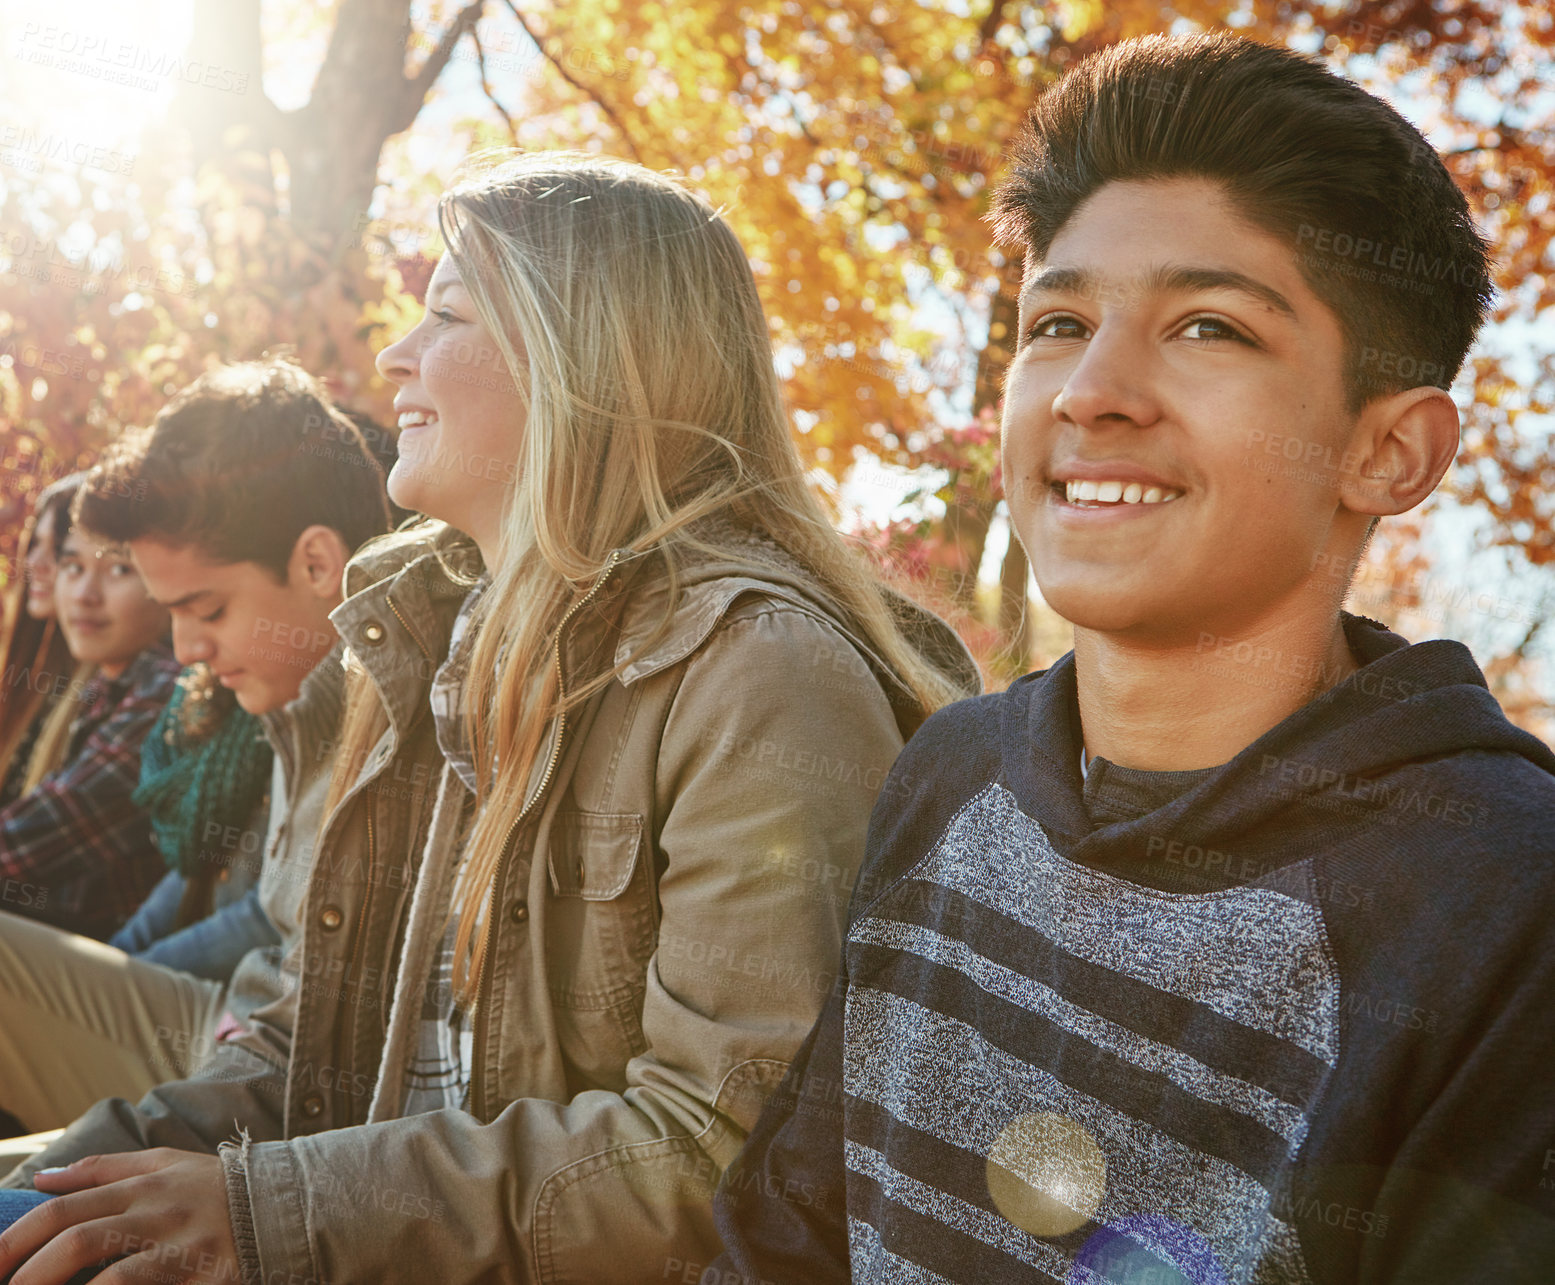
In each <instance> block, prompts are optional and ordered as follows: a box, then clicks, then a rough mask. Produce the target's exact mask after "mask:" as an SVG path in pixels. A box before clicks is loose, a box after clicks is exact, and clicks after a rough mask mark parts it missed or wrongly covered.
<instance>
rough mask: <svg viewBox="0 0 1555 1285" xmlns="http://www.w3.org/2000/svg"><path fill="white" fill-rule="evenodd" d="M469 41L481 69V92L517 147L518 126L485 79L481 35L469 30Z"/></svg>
mask: <svg viewBox="0 0 1555 1285" xmlns="http://www.w3.org/2000/svg"><path fill="white" fill-rule="evenodd" d="M470 39H471V40H473V41H474V42H475V61H476V62H477V63H478V64H479V65H480V69H481V92H482V93H483V94H485V95H486V100H487V102H489V103H490V104H491V105H492V106H493V107H495V108H496V109H497V115H498V116H500V117H502V123H503V124H504V125H506V126H507V127H508V138H510V139H511V140H512V142H513V146H514V147H517V146H518V126H517V125H515V124H514V123H513V118H512V117H511V116H509V115H508V110H507V108H506V107H504V106H503V105H502V104H501V103H500V102H499V101H498V100H497V91H496V90H495V89H493V88H492V87H491V81H490V80H488V79H487V78H486V46H485V45H483V44H481V33H480V32H479V31H478V30H476V29H474V28H471V30H470Z"/></svg>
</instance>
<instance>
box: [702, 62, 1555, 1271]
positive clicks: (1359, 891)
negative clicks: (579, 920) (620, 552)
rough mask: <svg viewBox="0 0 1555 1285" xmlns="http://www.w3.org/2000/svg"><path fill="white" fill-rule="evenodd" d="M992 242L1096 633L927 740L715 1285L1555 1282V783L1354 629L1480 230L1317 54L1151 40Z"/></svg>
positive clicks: (1484, 285)
mask: <svg viewBox="0 0 1555 1285" xmlns="http://www.w3.org/2000/svg"><path fill="white" fill-rule="evenodd" d="M994 218H995V222H996V227H997V229H998V231H999V233H1000V234H1001V236H1002V238H1003V239H1006V240H1008V241H1012V242H1016V243H1020V244H1022V245H1023V247H1024V249H1025V251H1026V272H1025V280H1024V285H1023V290H1022V295H1021V301H1020V302H1021V307H1020V343H1019V348H1018V350H1017V353H1016V355H1015V357H1014V359H1013V361H1012V363H1011V366H1010V368H1009V372H1008V382H1007V385H1006V390H1005V407H1004V435H1003V461H1004V476H1005V479H1006V481H1005V485H1006V490H1007V494H1008V497H1009V503H1010V510H1011V516H1012V519H1013V523H1014V527H1015V530H1016V532H1017V533H1018V535H1019V537H1020V539H1021V542H1022V544H1023V545H1024V547H1025V548H1026V550H1027V552H1028V553H1029V555H1030V557H1031V562H1032V566H1033V568H1034V570H1035V573H1036V577H1037V581H1038V583H1039V585H1040V586H1041V589H1042V593H1043V596H1044V597H1045V598H1046V600H1047V601H1048V602H1049V603H1051V604H1052V605H1053V606H1054V607H1055V608H1057V609H1058V610H1059V611H1060V612H1061V613H1062V614H1064V615H1065V616H1066V617H1068V618H1069V619H1070V620H1071V621H1072V622H1073V623H1074V625H1075V648H1074V651H1073V653H1072V654H1071V655H1069V656H1066V657H1065V658H1064V659H1063V660H1061V661H1059V662H1058V663H1057V664H1056V665H1055V666H1053V668H1052V669H1050V670H1048V671H1046V672H1045V673H1041V674H1032V675H1028V676H1027V677H1025V678H1023V679H1021V680H1019V681H1018V682H1016V683H1015V684H1013V685H1012V686H1011V687H1010V689H1009V690H1008V691H1007V692H1004V693H1002V694H999V695H995V696H987V697H982V698H979V699H976V700H971V701H966V702H962V703H960V704H958V705H955V706H952V707H951V708H949V709H948V710H946V711H944V712H942V713H941V714H940V715H939V716H937V717H936V718H934V719H932V720H930V721H929V723H927V724H926V725H925V726H924V727H923V728H922V729H921V730H920V732H919V733H918V735H917V736H916V737H915V738H914V739H913V740H912V742H911V743H910V744H909V745H908V746H907V748H906V749H905V750H904V751H903V754H902V756H901V758H900V759H899V761H898V763H897V765H896V768H895V769H894V771H893V773H892V776H891V778H890V780H889V781H888V782H887V784H886V787H885V789H884V790H883V791H882V794H881V798H880V802H879V803H878V805H877V808H876V811H875V815H874V817H873V820H872V825H871V830H870V836H869V850H868V854H867V857H866V862H865V866H864V869H863V872H862V873H861V876H860V880H859V884H858V889H859V891H858V892H856V893H855V897H854V904H853V906H852V907H851V909H850V915H849V918H850V927H849V934H848V939H847V944H846V947H845V950H844V958H843V971H842V977H841V979H840V980H839V983H838V986H837V988H836V990H835V991H834V994H833V997H832V999H831V1001H830V1003H829V1004H828V1006H827V1008H826V1009H825V1011H824V1012H823V1014H822V1016H821V1019H820V1021H819V1022H818V1024H817V1026H816V1028H815V1029H814V1031H813V1032H812V1033H811V1035H810V1037H809V1039H808V1041H807V1043H806V1044H805V1046H804V1047H803V1048H802V1049H801V1052H800V1055H799V1057H798V1058H797V1059H796V1060H795V1062H794V1063H793V1065H792V1069H791V1071H790V1073H789V1077H788V1079H787V1081H786V1082H785V1084H784V1086H783V1088H782V1089H780V1090H779V1093H778V1095H777V1096H776V1097H775V1098H774V1100H773V1102H772V1103H771V1105H770V1106H769V1108H768V1110H767V1112H766V1114H765V1115H764V1116H763V1118H762V1120H761V1122H760V1123H759V1124H758V1126H757V1128H756V1129H755V1131H753V1132H752V1134H751V1135H750V1139H749V1142H748V1144H747V1147H746V1149H745V1151H744V1152H743V1153H742V1155H741V1157H740V1159H739V1160H738V1161H737V1162H736V1164H735V1165H733V1166H732V1167H731V1168H730V1170H729V1171H728V1173H727V1174H726V1176H725V1180H724V1185H723V1187H722V1189H721V1192H720V1196H719V1203H718V1219H719V1227H720V1230H721V1232H722V1233H723V1235H724V1238H725V1243H726V1245H727V1246H728V1249H729V1254H728V1255H727V1256H726V1260H725V1263H726V1264H727V1270H725V1267H724V1265H723V1264H720V1265H719V1267H717V1268H715V1269H713V1270H712V1275H713V1276H716V1277H717V1278H718V1279H719V1280H724V1279H728V1280H731V1281H732V1280H735V1279H741V1280H750V1281H755V1280H761V1281H774V1282H785V1283H786V1282H804V1283H805V1285H816V1283H818V1282H825V1281H832V1280H845V1279H847V1278H848V1277H849V1274H850V1272H851V1274H852V1276H853V1278H854V1279H856V1280H860V1281H870V1282H883V1281H914V1282H928V1281H944V1280H955V1281H975V1282H980V1283H982V1282H997V1281H1016V1280H1019V1281H1050V1282H1051V1281H1062V1282H1066V1283H1076V1285H1078V1283H1079V1282H1086V1283H1088V1285H1089V1283H1095V1282H1102V1281H1107V1282H1123V1281H1133V1282H1143V1281H1163V1282H1164V1281H1176V1282H1194V1283H1195V1285H1199V1283H1208V1282H1221V1283H1226V1282H1287V1281H1289V1282H1305V1281H1314V1282H1316V1281H1325V1282H1326V1281H1346V1282H1348V1281H1367V1282H1383V1281H1386V1282H1397V1283H1398V1285H1414V1283H1415V1282H1449V1281H1450V1282H1455V1283H1462V1282H1471V1281H1473V1282H1478V1281H1485V1282H1491V1281H1494V1282H1499V1283H1503V1285H1504V1283H1507V1282H1514V1281H1515V1282H1534V1281H1547V1280H1550V1279H1555V1217H1552V1215H1555V1181H1551V1179H1550V1177H1549V1174H1551V1173H1552V1172H1555V1164H1552V1161H1551V1157H1552V1156H1555V1102H1552V1100H1551V1098H1550V1095H1549V1094H1548V1093H1546V1092H1544V1091H1543V1086H1545V1085H1547V1084H1548V1083H1549V1075H1550V1068H1551V1066H1555V1023H1552V1022H1551V1020H1550V1012H1551V1008H1552V1004H1555V881H1552V879H1551V862H1550V854H1551V850H1552V844H1551V839H1550V828H1551V821H1552V819H1555V780H1552V777H1551V772H1552V770H1555V756H1552V755H1551V754H1550V752H1549V750H1548V749H1547V748H1546V747H1545V746H1544V745H1542V744H1541V743H1540V742H1539V741H1537V740H1536V739H1535V738H1533V737H1532V736H1529V735H1527V734H1526V733H1523V732H1521V731H1519V730H1518V729H1516V728H1515V727H1513V726H1511V725H1510V724H1509V723H1508V722H1507V721H1506V719H1505V718H1504V717H1503V716H1502V714H1501V712H1500V710H1499V709H1498V707H1497V706H1496V703H1495V701H1494V700H1493V698H1492V697H1491V695H1490V693H1489V692H1488V690H1487V689H1486V687H1485V683H1484V679H1483V677H1482V676H1481V674H1480V672H1479V670H1478V669H1477V667H1476V666H1475V664H1474V662H1473V661H1472V659H1471V658H1470V656H1469V654H1468V652H1467V651H1466V650H1465V649H1464V648H1463V647H1461V646H1460V645H1458V644H1456V643H1453V642H1445V641H1437V642H1428V643H1423V644H1419V645H1415V646H1409V645H1407V644H1406V643H1405V641H1404V640H1403V639H1401V638H1399V637H1397V636H1395V635H1394V634H1392V633H1390V632H1388V631H1387V630H1385V629H1384V628H1382V627H1381V626H1379V625H1377V624H1375V623H1374V622H1371V621H1367V620H1363V619H1360V618H1357V617H1354V616H1350V615H1347V614H1345V613H1343V612H1341V610H1340V604H1341V602H1342V599H1343V596H1344V593H1345V589H1346V585H1347V583H1348V580H1349V577H1350V575H1351V574H1352V572H1353V570H1354V567H1355V565H1356V563H1357V561H1358V559H1359V557H1360V555H1361V551H1362V549H1363V547H1364V545H1365V542H1366V539H1367V537H1368V535H1369V533H1370V529H1371V526H1372V524H1373V523H1374V521H1375V519H1377V518H1379V517H1382V516H1386V515H1390V514H1397V513H1402V512H1405V511H1407V510H1408V509H1410V508H1413V507H1414V506H1415V505H1417V504H1419V503H1420V502H1421V501H1422V500H1423V499H1425V497H1426V496H1427V495H1428V494H1429V493H1430V492H1431V490H1432V488H1433V487H1434V486H1435V485H1436V484H1437V482H1438V481H1439V480H1440V479H1441V477H1442V475H1443V473H1444V471H1445V470H1446V468H1447V467H1448V465H1449V464H1450V463H1451V461H1452V459H1453V456H1454V453H1455V450H1456V447H1457V441H1458V412H1457V410H1456V407H1455V406H1454V404H1453V402H1452V400H1451V398H1450V397H1449V396H1448V394H1447V392H1446V391H1445V389H1446V388H1447V387H1448V385H1449V383H1450V381H1451V379H1452V378H1453V376H1455V374H1456V373H1457V371H1458V369H1459V367H1460V365H1461V364H1462V362H1463V359H1464V356H1465V353H1466V351H1467V349H1468V346H1469V344H1470V343H1471V341H1472V339H1473V336H1474V334H1475V331H1476V329H1477V327H1478V325H1479V323H1480V321H1481V320H1482V318H1483V316H1484V313H1485V309H1486V305H1487V302H1488V300H1489V298H1490V294H1491V289H1490V283H1489V279H1488V276H1487V272H1486V255H1485V250H1484V246H1483V243H1482V242H1481V241H1480V239H1479V237H1478V235H1477V234H1476V233H1475V231H1474V229H1473V225H1472V222H1471V220H1470V217H1469V213H1468V210H1467V208H1466V205H1465V202H1464V200H1463V198H1462V196H1461V195H1460V194H1459V192H1458V191H1457V189H1456V188H1455V187H1454V186H1453V184H1452V182H1451V180H1450V178H1449V177H1448V175H1447V173H1446V171H1445V169H1444V168H1443V167H1442V165H1441V163H1440V161H1439V160H1437V158H1436V157H1435V155H1434V153H1432V152H1431V151H1430V149H1429V148H1428V147H1427V146H1426V145H1425V143H1424V141H1423V139H1421V137H1420V136H1419V134H1418V133H1417V132H1416V131H1415V130H1414V129H1413V128H1412V127H1411V126H1409V125H1408V124H1407V123H1406V122H1405V121H1404V120H1403V119H1402V118H1400V117H1399V116H1398V115H1397V114H1396V113H1395V112H1394V111H1393V110H1392V109H1391V108H1389V107H1387V106H1386V105H1385V104H1383V103H1381V102H1380V101H1378V100H1377V99H1375V98H1372V97H1371V96H1369V95H1367V94H1366V93H1364V92H1363V91H1361V90H1360V89H1359V88H1357V87H1356V86H1354V85H1352V84H1350V83H1348V82H1346V81H1343V80H1341V79H1340V78H1338V77H1336V76H1333V75H1331V74H1330V73H1328V72H1327V71H1325V70H1323V69H1322V68H1321V67H1320V66H1318V65H1317V64H1315V63H1313V62H1310V61H1307V60H1305V59H1302V58H1300V57H1298V56H1296V55H1294V54H1291V53H1289V52H1286V51H1282V50H1278V49H1275V48H1271V47H1266V46H1262V45H1257V44H1253V43H1251V42H1247V41H1242V40H1237V39H1233V38H1228V37H1224V36H1217V37H1202V38H1194V39H1185V40H1167V39H1162V38H1151V39H1146V40H1141V41H1132V42H1127V43H1125V44H1123V45H1120V46H1117V47H1115V48H1113V49H1110V50H1108V51H1106V52H1104V53H1101V54H1099V55H1096V56H1095V57H1093V58H1091V59H1087V60H1085V61H1084V62H1082V63H1080V64H1079V65H1078V66H1077V67H1076V68H1075V69H1073V70H1072V71H1071V72H1070V73H1069V75H1068V76H1067V77H1066V78H1065V79H1064V80H1063V81H1062V82H1060V84H1059V85H1058V86H1057V87H1056V88H1055V89H1053V90H1052V91H1050V92H1049V93H1048V94H1047V95H1045V96H1044V98H1043V99H1042V100H1041V101H1040V102H1039V103H1038V104H1037V106H1036V108H1035V110H1034V111H1033V113H1032V117H1031V127H1030V129H1029V130H1028V131H1027V133H1026V134H1025V136H1024V137H1023V139H1022V140H1021V142H1020V143H1019V145H1018V146H1017V149H1016V152H1015V156H1014V164H1013V166H1012V169H1011V173H1010V176H1009V177H1008V179H1007V180H1006V181H1005V183H1004V185H1003V186H1002V187H1001V189H1000V190H999V192H998V194H997V196H996V198H995V202H994ZM1362 245H1365V246H1366V247H1367V249H1366V252H1365V256H1362V255H1361V254H1360V250H1359V247H1361V246H1362ZM1379 247H1380V249H1379ZM1378 256H1380V258H1381V262H1382V263H1383V264H1385V265H1386V271H1385V272H1384V270H1383V269H1381V268H1378V267H1376V266H1375V264H1374V263H1373V262H1372V260H1374V259H1376V258H1378ZM1421 372H1425V373H1426V377H1424V378H1422V377H1421ZM1291 443H1294V444H1295V448H1294V450H1292V449H1291V447H1290V445H1289V444H1291ZM721 1271H722V1272H724V1274H722V1275H720V1274H719V1273H720V1272H721Z"/></svg>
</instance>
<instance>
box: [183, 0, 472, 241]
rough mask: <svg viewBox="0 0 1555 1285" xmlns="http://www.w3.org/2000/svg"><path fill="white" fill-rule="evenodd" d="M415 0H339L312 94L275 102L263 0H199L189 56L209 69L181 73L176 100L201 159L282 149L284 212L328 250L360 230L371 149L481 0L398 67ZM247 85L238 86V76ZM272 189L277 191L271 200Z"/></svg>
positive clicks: (230, 159) (408, 110)
mask: <svg viewBox="0 0 1555 1285" xmlns="http://www.w3.org/2000/svg"><path fill="white" fill-rule="evenodd" d="M410 3H411V0H340V3H339V5H338V7H337V9H336V15H335V25H334V29H333V30H332V31H331V32H330V38H329V48H328V51H327V52H326V54H325V56H324V62H323V64H322V65H321V66H320V67H319V72H318V76H317V77H316V78H315V80H314V82H313V93H312V94H311V96H310V97H309V99H308V102H307V103H306V104H305V105H304V106H302V107H299V108H297V109H296V110H295V111H291V112H281V111H279V110H278V109H277V108H276V106H275V105H274V104H273V103H272V102H271V101H270V100H269V99H268V98H266V97H265V93H264V86H263V84H262V81H261V77H260V71H261V51H262V42H261V40H260V27H259V6H260V0H196V5H195V12H194V31H193V34H192V36H191V39H190V45H189V51H188V59H190V60H193V59H199V60H200V61H201V63H202V64H203V66H204V68H206V69H209V70H210V80H211V83H212V84H213V85H215V86H216V88H210V87H208V86H207V85H206V84H205V83H203V79H202V82H200V83H195V84H190V83H189V81H188V79H187V78H186V79H185V81H184V83H183V86H182V88H181V89H180V93H179V99H178V102H177V105H176V109H177V114H178V117H179V119H180V120H181V123H183V124H184V125H185V126H186V127H187V128H188V129H189V132H190V139H191V142H192V145H193V149H194V160H195V163H196V165H197V166H198V165H208V164H216V165H219V166H220V167H221V168H222V169H223V170H226V171H229V172H230V171H231V169H232V167H233V164H234V160H235V156H236V154H238V153H246V154H247V155H248V157H249V169H250V170H252V168H253V162H252V157H253V154H254V153H258V154H260V155H262V156H266V157H268V155H269V154H270V153H271V152H272V151H274V150H278V151H279V152H280V153H281V154H282V155H283V156H284V157H285V158H286V164H287V168H288V170H289V171H290V175H289V177H290V184H289V189H288V196H289V199H290V204H291V223H292V226H293V227H294V228H295V229H296V230H297V231H299V232H300V233H301V234H302V235H303V236H304V237H306V238H307V239H308V240H309V241H311V242H312V243H314V244H315V245H317V246H318V247H319V248H320V249H322V250H324V251H326V252H327V253H328V255H329V257H330V258H331V259H332V260H333V259H336V258H338V256H339V255H340V254H341V253H343V252H344V251H345V250H346V249H347V248H348V247H349V246H350V245H351V244H352V243H353V242H354V240H355V239H356V235H355V234H356V233H357V231H358V229H359V228H360V226H361V221H362V219H363V217H364V216H365V214H366V212H367V208H368V206H369V205H370V204H371V202H372V196H373V188H374V187H375V186H376V185H377V182H378V160H379V157H380V155H381V154H382V152H383V145H384V143H386V142H387V141H388V140H389V139H390V138H391V137H392V136H393V135H395V134H398V133H400V132H401V131H403V130H406V129H409V128H410V126H411V124H412V123H413V122H414V121H415V119H416V115H417V113H418V112H419V111H420V110H421V106H422V104H423V103H424V102H425V101H426V96H427V94H428V92H430V90H431V88H432V83H433V81H435V80H436V79H437V77H438V74H439V73H440V72H441V71H442V70H443V68H444V67H445V66H446V65H447V63H448V59H449V57H450V56H451V55H452V54H453V50H454V47H455V46H456V45H457V44H458V42H459V41H460V40H461V39H462V38H463V37H464V35H465V34H466V33H467V32H468V31H470V30H471V29H472V28H473V27H474V26H475V23H476V21H477V20H478V19H479V18H480V15H481V10H482V7H483V4H484V0H471V3H468V4H466V5H465V6H464V7H463V8H462V9H461V10H460V11H459V12H458V14H457V15H456V16H455V18H454V20H453V22H452V23H451V24H450V25H449V27H448V29H447V30H446V31H445V32H444V33H443V34H442V36H441V37H440V38H439V40H438V42H437V44H436V45H435V46H434V48H433V49H432V51H431V52H430V53H428V54H427V56H426V60H425V61H424V62H423V63H422V64H421V66H420V67H419V68H417V69H415V71H414V72H413V73H412V74H410V75H406V73H405V59H406V53H407V50H408V48H409V46H410V43H411V42H410V37H411V21H410ZM240 84H241V86H242V89H241V92H239V91H238V89H237V86H238V85H240ZM273 200H274V194H273V192H272V204H273Z"/></svg>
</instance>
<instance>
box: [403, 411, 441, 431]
mask: <svg viewBox="0 0 1555 1285" xmlns="http://www.w3.org/2000/svg"><path fill="white" fill-rule="evenodd" d="M436 422H437V416H436V415H435V414H428V413H427V412H426V411H424V410H408V411H405V412H403V413H402V414H401V415H400V418H399V426H400V427H401V428H418V427H420V426H421V425H422V424H435V423H436Z"/></svg>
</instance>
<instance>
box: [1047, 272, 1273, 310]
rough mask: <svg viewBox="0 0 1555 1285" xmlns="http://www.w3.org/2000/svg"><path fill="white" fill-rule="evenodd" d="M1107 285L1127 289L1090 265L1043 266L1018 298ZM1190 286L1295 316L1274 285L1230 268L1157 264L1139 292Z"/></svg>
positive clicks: (1181, 289) (1173, 290) (1088, 291)
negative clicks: (1105, 280) (1227, 292)
mask: <svg viewBox="0 0 1555 1285" xmlns="http://www.w3.org/2000/svg"><path fill="white" fill-rule="evenodd" d="M1102 289H1106V290H1107V291H1108V292H1109V293H1115V292H1117V291H1120V290H1123V289H1126V288H1125V287H1121V286H1105V287H1104V286H1103V284H1102V282H1101V281H1100V279H1099V278H1098V277H1097V275H1096V273H1094V272H1092V271H1091V270H1090V269H1089V268H1057V267H1055V268H1043V269H1042V271H1040V272H1038V273H1037V274H1036V276H1034V277H1032V278H1031V279H1030V280H1029V281H1027V282H1026V284H1025V286H1024V287H1023V288H1022V290H1021V301H1022V302H1023V303H1025V302H1029V300H1030V298H1031V297H1032V296H1033V295H1036V294H1040V293H1042V292H1044V291H1050V292H1052V293H1055V294H1085V295H1096V294H1099V293H1100V292H1101V290H1102ZM1191 290H1235V291H1237V292H1238V293H1240V294H1245V295H1247V296H1249V297H1250V298H1253V299H1256V300H1257V301H1258V302H1259V303H1262V304H1265V305H1267V306H1268V307H1270V308H1273V309H1274V310H1275V311H1276V312H1282V313H1284V314H1285V315H1286V316H1287V317H1294V316H1295V315H1296V310H1295V309H1294V308H1293V307H1291V304H1290V300H1289V299H1287V298H1286V297H1285V296H1284V295H1282V294H1281V293H1280V292H1279V291H1278V290H1276V289H1275V288H1274V287H1273V286H1269V285H1265V284H1264V283H1263V282H1262V281H1259V280H1257V279H1256V278H1254V277H1250V276H1248V275H1247V274H1246V273H1243V272H1236V271H1233V270H1232V269H1230V268H1194V267H1188V266H1186V265H1181V264H1179V265H1174V266H1171V267H1158V268H1154V269H1152V270H1151V272H1150V274H1149V275H1148V276H1147V277H1145V279H1144V280H1143V282H1141V283H1140V286H1139V293H1141V294H1172V293H1184V292H1187V291H1191Z"/></svg>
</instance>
